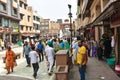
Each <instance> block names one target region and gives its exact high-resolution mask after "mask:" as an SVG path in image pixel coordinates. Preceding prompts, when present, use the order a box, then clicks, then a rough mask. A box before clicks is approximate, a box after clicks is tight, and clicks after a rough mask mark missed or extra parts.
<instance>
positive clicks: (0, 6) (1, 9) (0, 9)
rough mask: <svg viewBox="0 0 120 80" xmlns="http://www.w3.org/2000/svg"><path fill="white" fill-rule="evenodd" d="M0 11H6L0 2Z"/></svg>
mask: <svg viewBox="0 0 120 80" xmlns="http://www.w3.org/2000/svg"><path fill="white" fill-rule="evenodd" d="M0 11H6V5H5V4H3V3H0Z"/></svg>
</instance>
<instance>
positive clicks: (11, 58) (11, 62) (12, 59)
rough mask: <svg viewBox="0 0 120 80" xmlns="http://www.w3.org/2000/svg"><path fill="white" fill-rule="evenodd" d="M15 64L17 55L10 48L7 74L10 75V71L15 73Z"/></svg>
mask: <svg viewBox="0 0 120 80" xmlns="http://www.w3.org/2000/svg"><path fill="white" fill-rule="evenodd" d="M14 64H15V53H14V51H12V50H11V47H10V46H9V47H8V49H7V51H6V69H7V74H9V73H10V69H11V71H12V72H13V68H14Z"/></svg>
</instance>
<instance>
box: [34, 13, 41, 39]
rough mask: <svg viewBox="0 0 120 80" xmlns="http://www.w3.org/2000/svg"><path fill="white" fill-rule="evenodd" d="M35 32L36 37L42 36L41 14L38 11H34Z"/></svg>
mask: <svg viewBox="0 0 120 80" xmlns="http://www.w3.org/2000/svg"><path fill="white" fill-rule="evenodd" d="M33 32H34V33H35V37H36V38H39V36H40V16H39V14H38V13H37V11H34V12H33Z"/></svg>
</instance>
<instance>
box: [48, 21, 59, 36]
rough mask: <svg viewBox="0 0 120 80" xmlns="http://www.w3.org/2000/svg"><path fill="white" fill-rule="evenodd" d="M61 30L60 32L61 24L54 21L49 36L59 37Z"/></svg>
mask: <svg viewBox="0 0 120 80" xmlns="http://www.w3.org/2000/svg"><path fill="white" fill-rule="evenodd" d="M59 30H60V24H59V23H56V22H54V21H50V26H49V34H52V36H57V35H58V32H59Z"/></svg>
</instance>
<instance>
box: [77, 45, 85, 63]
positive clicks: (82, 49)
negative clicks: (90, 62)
mask: <svg viewBox="0 0 120 80" xmlns="http://www.w3.org/2000/svg"><path fill="white" fill-rule="evenodd" d="M83 55H84V56H86V48H85V46H82V47H79V48H78V53H77V63H78V64H82V59H83ZM85 58H86V57H85ZM85 64H86V59H85V60H84V61H83V64H82V65H85Z"/></svg>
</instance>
